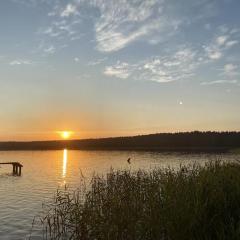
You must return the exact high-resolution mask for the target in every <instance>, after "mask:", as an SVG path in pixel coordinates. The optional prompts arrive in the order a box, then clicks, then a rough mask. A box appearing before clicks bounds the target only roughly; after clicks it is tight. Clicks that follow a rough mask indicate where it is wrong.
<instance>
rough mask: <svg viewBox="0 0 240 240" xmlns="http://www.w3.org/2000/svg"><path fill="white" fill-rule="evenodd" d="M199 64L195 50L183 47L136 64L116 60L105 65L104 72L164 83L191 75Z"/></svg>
mask: <svg viewBox="0 0 240 240" xmlns="http://www.w3.org/2000/svg"><path fill="white" fill-rule="evenodd" d="M199 64H200V62H199V60H198V59H197V52H196V51H194V50H192V49H190V48H184V49H182V50H179V51H177V52H175V53H173V54H172V55H166V56H155V57H153V58H150V59H147V60H144V61H140V62H138V63H136V64H130V63H126V62H124V63H121V62H118V63H117V64H115V65H113V66H107V67H106V68H105V70H104V74H105V75H108V76H114V77H117V78H124V79H126V78H131V79H134V80H142V81H155V82H159V83H164V82H172V81H176V80H180V79H186V78H189V77H191V76H193V75H194V70H195V69H196V67H197V66H198V65H199Z"/></svg>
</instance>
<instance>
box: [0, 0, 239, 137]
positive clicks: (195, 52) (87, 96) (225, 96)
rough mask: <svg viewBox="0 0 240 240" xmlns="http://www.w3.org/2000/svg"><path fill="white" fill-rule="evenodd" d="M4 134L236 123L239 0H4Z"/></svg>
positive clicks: (105, 132) (0, 8)
mask: <svg viewBox="0 0 240 240" xmlns="http://www.w3.org/2000/svg"><path fill="white" fill-rule="evenodd" d="M0 4H1V5H0V31H1V35H0V84H1V95H0V104H1V111H0V119H1V126H0V134H1V140H10V139H16V140H29V139H52V138H56V137H57V136H56V135H55V134H56V131H59V130H72V131H74V132H75V136H74V137H76V138H78V137H80V138H83V137H100V136H118V135H135V134H143V133H154V132H174V131H189V130H240V129H239V122H240V113H239V112H240V111H239V104H240V78H239V75H240V51H239V50H240V46H239V44H240V15H239V10H240V2H239V1H238V0H183V1H177V0H169V1H167V0H148V1H143V0H131V1H130V0H118V1H114V0H72V1H63V0H51V1H49V0H4V1H1V3H0Z"/></svg>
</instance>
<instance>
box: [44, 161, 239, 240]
mask: <svg viewBox="0 0 240 240" xmlns="http://www.w3.org/2000/svg"><path fill="white" fill-rule="evenodd" d="M44 210H45V215H44V217H43V218H42V219H41V220H42V225H43V228H44V239H77V240H82V239H84V240H88V239H89V240H93V239H95V240H107V239H114V240H115V239H119V240H120V239H121V240H128V239H129V240H130V239H132V240H133V239H134V240H135V239H144V240H145V239H146V240H147V239H156V240H161V239H169V240H175V239H177V240H184V239H206V240H207V239H240V165H239V164H234V163H228V164H227V163H219V162H215V163H208V164H206V166H204V167H200V166H192V167H181V168H180V169H179V170H178V171H174V170H171V169H165V170H163V169H159V170H153V171H150V172H145V171H137V172H130V171H110V172H109V173H108V174H107V176H106V177H99V176H95V177H93V178H92V181H91V185H90V189H89V190H86V189H84V187H81V188H80V189H79V190H76V191H75V192H69V191H67V190H66V191H58V192H57V194H56V196H55V199H54V203H52V204H48V205H46V206H45V207H44Z"/></svg>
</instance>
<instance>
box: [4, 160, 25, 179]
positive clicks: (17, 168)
mask: <svg viewBox="0 0 240 240" xmlns="http://www.w3.org/2000/svg"><path fill="white" fill-rule="evenodd" d="M0 165H12V167H13V175H14V176H21V174H22V167H23V165H22V164H21V163H19V162H2V163H0Z"/></svg>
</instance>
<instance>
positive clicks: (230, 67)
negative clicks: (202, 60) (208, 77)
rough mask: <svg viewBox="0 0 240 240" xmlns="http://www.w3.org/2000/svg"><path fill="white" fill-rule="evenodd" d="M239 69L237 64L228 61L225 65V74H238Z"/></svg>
mask: <svg viewBox="0 0 240 240" xmlns="http://www.w3.org/2000/svg"><path fill="white" fill-rule="evenodd" d="M237 69H238V66H237V65H234V64H232V63H228V64H226V65H224V69H223V70H224V74H225V75H228V76H234V75H237V74H238V72H237V71H236V70H237Z"/></svg>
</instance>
